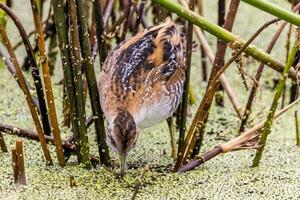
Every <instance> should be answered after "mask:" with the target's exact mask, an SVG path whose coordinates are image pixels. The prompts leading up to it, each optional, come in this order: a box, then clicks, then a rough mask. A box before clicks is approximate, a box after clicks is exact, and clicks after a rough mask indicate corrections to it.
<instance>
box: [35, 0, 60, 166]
mask: <svg viewBox="0 0 300 200" xmlns="http://www.w3.org/2000/svg"><path fill="white" fill-rule="evenodd" d="M30 2H31V7H32V12H33V18H34V23H35V28H36V31H37V41H38V47H39V52H40V60H41V65H42V71H43V78H44V85H45V92H46V100H47V105H48V109H49V113H48V115H49V118H50V122H51V123H50V124H51V130H52V131H51V132H52V134H53V138H54V144H55V148H56V155H57V158H58V162H59V165H60V166H62V167H63V166H64V165H65V158H64V152H63V148H62V145H61V137H60V129H59V125H58V120H57V114H56V108H55V100H54V97H53V92H52V83H51V78H50V72H49V63H48V57H47V55H46V45H45V38H44V32H43V27H42V22H41V17H40V14H39V11H38V7H37V5H36V2H35V0H30Z"/></svg>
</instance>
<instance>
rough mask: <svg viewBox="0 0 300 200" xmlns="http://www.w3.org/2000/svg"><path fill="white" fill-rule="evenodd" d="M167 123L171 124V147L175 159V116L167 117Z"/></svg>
mask: <svg viewBox="0 0 300 200" xmlns="http://www.w3.org/2000/svg"><path fill="white" fill-rule="evenodd" d="M167 123H168V126H169V131H170V138H171V149H172V153H171V156H172V157H173V158H174V159H176V136H175V134H176V128H175V126H174V121H173V116H171V117H169V118H168V119H167Z"/></svg>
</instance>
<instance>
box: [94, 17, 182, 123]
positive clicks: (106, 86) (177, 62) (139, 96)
mask: <svg viewBox="0 0 300 200" xmlns="http://www.w3.org/2000/svg"><path fill="white" fill-rule="evenodd" d="M184 78H185V75H184V59H183V48H182V42H181V36H180V34H179V33H178V31H177V30H176V26H175V24H174V23H173V22H172V21H171V20H169V19H168V20H166V22H164V23H162V24H160V25H158V26H153V27H150V28H148V29H145V30H144V31H143V32H140V33H138V34H137V35H136V36H134V37H132V38H130V39H128V40H126V41H124V42H122V43H121V44H119V45H118V46H116V48H115V49H113V50H112V52H111V53H110V54H109V56H108V57H107V59H106V61H105V63H104V65H103V70H102V72H101V74H100V81H99V91H100V101H101V106H102V108H103V111H104V114H105V116H106V117H107V118H108V120H110V119H113V118H114V117H115V116H116V113H117V112H118V110H120V109H126V110H128V111H129V112H130V113H131V114H132V115H133V116H134V118H135V119H136V121H137V124H138V125H140V127H148V126H151V125H154V124H155V123H158V122H159V121H161V120H163V119H165V118H167V117H169V116H170V115H171V114H172V113H173V112H174V110H175V109H176V107H177V106H178V104H179V102H180V97H181V94H182V88H183V82H184Z"/></svg>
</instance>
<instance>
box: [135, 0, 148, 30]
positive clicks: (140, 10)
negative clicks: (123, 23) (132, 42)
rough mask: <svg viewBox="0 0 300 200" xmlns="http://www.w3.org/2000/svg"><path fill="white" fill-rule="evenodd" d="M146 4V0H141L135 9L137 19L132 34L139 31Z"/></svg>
mask: <svg viewBox="0 0 300 200" xmlns="http://www.w3.org/2000/svg"><path fill="white" fill-rule="evenodd" d="M146 4H147V0H141V3H140V6H139V8H138V9H137V11H136V12H137V19H136V22H135V28H134V30H133V32H132V34H133V35H135V34H136V33H137V32H138V31H139V25H140V24H141V21H142V18H143V16H144V9H145V6H146Z"/></svg>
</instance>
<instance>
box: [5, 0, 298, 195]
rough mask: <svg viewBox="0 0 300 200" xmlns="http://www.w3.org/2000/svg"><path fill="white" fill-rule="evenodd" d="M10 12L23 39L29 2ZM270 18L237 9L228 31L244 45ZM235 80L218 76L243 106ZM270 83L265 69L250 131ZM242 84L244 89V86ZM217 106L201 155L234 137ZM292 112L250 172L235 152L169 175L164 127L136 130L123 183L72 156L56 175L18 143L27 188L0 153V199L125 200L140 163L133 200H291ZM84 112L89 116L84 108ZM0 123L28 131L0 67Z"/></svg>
mask: <svg viewBox="0 0 300 200" xmlns="http://www.w3.org/2000/svg"><path fill="white" fill-rule="evenodd" d="M272 2H274V3H277V4H279V5H281V6H284V7H285V8H289V5H288V4H287V3H285V1H280V2H278V1H276V0H273V1H272ZM215 4H216V2H214V1H208V0H205V1H204V5H205V7H206V6H207V8H205V15H206V17H207V18H209V19H210V21H216V14H215V13H216V5H215ZM15 9H16V10H17V14H18V16H19V17H20V18H21V21H22V22H24V23H25V24H26V25H27V26H26V30H27V32H29V31H30V30H32V29H33V23H32V19H31V12H30V7H29V1H27V0H21V1H20V2H19V1H16V2H15ZM271 18H272V17H271V16H270V15H268V14H265V13H263V12H261V11H257V10H255V9H253V8H251V7H250V6H248V5H246V4H244V3H241V8H240V9H239V13H238V16H237V22H236V25H235V28H234V32H235V33H236V34H238V35H240V36H241V37H242V38H244V39H247V38H249V37H250V35H251V34H252V33H253V32H254V31H255V30H256V29H257V28H258V27H259V26H260V25H262V24H263V23H264V22H265V21H266V20H268V19H271ZM8 30H9V33H10V34H9V35H10V37H11V38H12V41H14V42H16V41H19V37H18V35H17V34H16V31H15V29H14V27H13V25H12V23H11V22H10V23H9V29H8ZM275 30H276V26H273V27H271V28H268V29H267V30H266V31H265V32H264V33H263V34H262V35H261V36H260V37H259V38H257V40H256V41H255V42H254V43H255V45H257V46H258V48H265V47H266V46H267V44H268V42H269V41H270V40H271V37H272V36H273V34H274V31H275ZM207 35H208V34H207ZM284 35H285V33H283V37H281V38H280V40H279V42H278V43H277V45H276V46H275V48H274V52H273V53H272V54H273V55H274V56H276V57H277V58H279V59H281V60H284V57H285V51H284V42H285V36H284ZM208 38H209V39H210V41H211V43H212V46H215V39H214V38H213V37H211V36H210V35H208ZM17 55H18V56H19V58H20V57H22V55H25V53H24V50H23V49H20V50H18V52H17ZM229 55H230V51H229V53H228V56H229ZM199 61H200V58H199V52H198V51H197V52H196V53H194V55H193V65H192V68H193V72H192V85H193V86H194V87H195V93H196V98H197V104H198V103H199V101H200V100H201V94H202V92H203V90H204V89H203V88H204V86H201V87H196V85H197V86H199V85H201V82H200V76H201V70H200V65H199ZM257 65H258V63H256V62H253V61H252V60H251V59H248V62H246V60H245V70H246V72H247V73H249V74H251V75H253V74H254V73H255V71H256V69H257ZM57 68H58V70H57V71H56V76H55V77H54V78H53V81H54V82H58V81H59V80H60V78H61V75H60V74H61V73H60V69H59V66H58V67H57ZM237 74H238V73H237V69H236V66H235V65H232V66H231V67H230V69H229V70H228V71H227V72H226V75H227V76H228V78H229V81H230V83H231V85H232V86H234V89H235V91H236V92H237V94H238V98H239V100H240V101H241V102H242V103H243V104H245V101H246V99H247V95H246V94H248V92H246V91H245V88H244V86H243V83H242V81H241V78H240V77H239V76H238V75H237ZM278 76H279V75H278V74H277V73H276V72H274V71H272V70H270V69H267V68H266V71H265V73H264V75H263V78H262V81H261V85H260V87H261V89H262V91H263V92H259V95H258V97H257V98H256V102H255V111H254V113H253V115H251V123H252V124H253V125H254V124H255V123H256V122H258V121H260V120H263V119H265V118H266V112H267V110H268V108H269V105H270V103H271V100H272V98H273V95H274V91H272V86H273V84H272V78H274V77H278ZM28 78H30V76H28ZM248 83H249V84H250V81H248ZM288 84H290V82H288ZM60 87H61V86H59V85H56V86H54V89H55V96H56V104H57V108H58V111H59V112H58V113H59V115H60V116H59V117H60V121H61V118H62V116H61V115H62V114H61V113H62V112H61V110H62V109H61V108H62V105H61V97H62V91H61V88H60ZM225 105H226V107H225V108H224V109H221V108H217V107H213V108H212V110H211V111H210V112H211V115H210V118H209V122H208V126H207V128H206V134H205V139H204V146H203V149H202V152H205V151H207V150H209V149H210V148H213V147H214V146H215V145H217V144H220V143H223V142H224V141H227V140H229V139H230V138H233V137H235V136H236V135H237V130H238V127H239V125H240V122H239V119H238V118H237V116H236V114H235V112H234V110H233V108H232V106H231V104H230V103H229V102H228V99H227V97H226V96H225ZM299 108H300V106H296V107H295V108H294V109H293V110H291V111H289V112H288V113H286V114H285V115H284V116H283V117H282V118H281V119H279V120H278V121H277V122H276V123H275V124H274V126H273V128H272V133H271V135H270V136H269V139H268V142H267V146H266V149H265V152H264V154H263V159H262V162H261V165H260V167H259V168H255V169H253V168H251V167H250V166H251V164H252V160H253V158H254V153H255V152H254V151H239V152H233V153H228V154H225V155H220V156H218V157H216V158H214V159H212V160H210V161H208V162H207V163H205V164H204V165H202V166H201V167H199V168H197V169H196V170H193V171H191V172H188V173H184V174H174V173H172V172H171V169H172V166H173V164H174V161H173V159H172V158H171V157H170V154H171V150H170V141H169V140H170V139H169V132H168V128H167V125H166V123H165V122H164V123H162V124H160V125H157V126H156V127H153V128H150V129H147V130H144V131H142V133H141V135H140V138H139V144H138V146H137V148H135V149H134V150H133V152H132V153H131V155H130V157H129V160H128V166H129V168H130V169H129V170H128V171H127V174H126V176H125V178H124V180H120V179H119V178H118V177H117V176H116V173H117V172H118V169H116V170H115V171H113V172H111V171H108V170H106V169H104V168H97V169H92V170H85V169H83V168H82V167H80V166H77V165H76V158H75V157H71V160H70V161H69V162H68V164H67V166H66V167H64V168H60V167H58V165H57V161H56V160H55V161H56V163H55V165H54V166H51V167H46V166H45V162H44V160H43V156H42V150H41V147H40V145H39V143H37V142H35V141H30V140H26V139H23V141H24V143H25V144H24V147H25V167H26V176H27V183H28V185H27V186H26V187H24V188H23V189H22V190H18V191H17V190H16V189H15V187H14V184H13V174H12V167H11V156H10V153H3V152H0V199H39V200H41V199H130V198H131V196H132V194H133V191H134V185H135V182H136V179H137V177H139V176H140V174H141V173H142V171H143V168H144V166H145V165H146V164H147V163H148V164H149V165H150V169H151V170H150V171H148V172H146V174H145V178H144V181H143V184H142V187H141V189H140V191H139V193H138V195H137V199H216V200H217V199H299V198H300V167H299V166H300V149H299V148H298V147H296V145H295V128H294V119H293V113H294V110H295V109H299ZM196 109H197V106H192V107H191V109H190V115H191V116H192V114H193V113H195V111H196ZM88 112H90V110H89V109H88ZM189 120H191V117H190V119H189ZM0 122H1V123H8V124H12V125H16V126H18V127H22V128H26V129H34V127H33V122H32V119H31V116H30V114H29V110H28V109H27V107H26V102H25V98H24V97H23V94H22V93H21V91H20V90H19V88H18V85H17V84H16V82H15V80H14V79H13V78H12V77H11V76H10V74H9V73H8V72H7V70H6V69H5V67H4V66H0ZM62 132H63V133H62V134H63V136H64V137H65V136H67V135H68V134H70V131H69V130H68V129H62ZM4 138H5V141H6V143H7V145H8V147H9V149H11V148H12V147H13V145H14V142H15V139H16V137H15V136H9V135H7V134H4ZM94 138H95V135H94V132H93V128H90V129H89V139H90V142H91V151H92V152H93V153H94V154H96V152H97V148H96V146H95V141H94ZM51 153H52V157H53V159H56V157H55V153H54V149H53V147H51ZM71 175H72V176H74V177H75V179H76V182H77V185H78V186H77V187H73V188H71V187H70V186H69V177H70V176H71Z"/></svg>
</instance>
